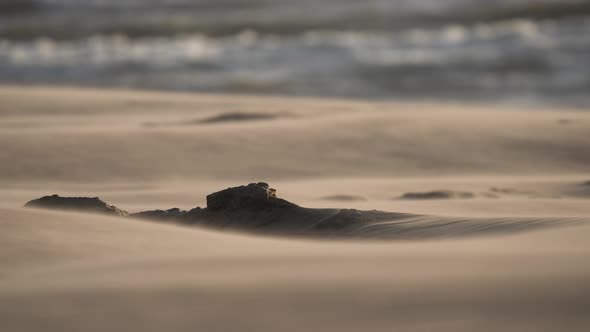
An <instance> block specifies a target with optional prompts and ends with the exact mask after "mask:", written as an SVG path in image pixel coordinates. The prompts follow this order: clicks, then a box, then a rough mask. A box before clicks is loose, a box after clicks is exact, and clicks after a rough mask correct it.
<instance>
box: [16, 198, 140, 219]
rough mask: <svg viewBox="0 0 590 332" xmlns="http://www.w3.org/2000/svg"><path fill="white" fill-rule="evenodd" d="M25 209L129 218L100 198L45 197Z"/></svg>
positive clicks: (27, 205) (32, 202) (28, 204)
mask: <svg viewBox="0 0 590 332" xmlns="http://www.w3.org/2000/svg"><path fill="white" fill-rule="evenodd" d="M25 207H34V208H43V209H54V210H76V211H84V212H92V213H101V214H108V215H113V216H128V215H129V214H128V213H127V212H126V211H123V210H121V209H119V208H117V207H115V206H112V205H109V204H107V203H105V202H103V201H101V200H100V199H99V198H98V197H61V196H59V195H51V196H44V197H41V198H38V199H34V200H32V201H30V202H28V203H27V204H25Z"/></svg>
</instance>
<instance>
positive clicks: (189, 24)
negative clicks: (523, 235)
mask: <svg viewBox="0 0 590 332" xmlns="http://www.w3.org/2000/svg"><path fill="white" fill-rule="evenodd" d="M0 83H6V84H25V85H28V84H51V85H75V86H99V87H124V88H139V89H156V90H173V91H195V92H214V93H241V94H257V95H261V94H262V95H267V94H270V95H289V96H319V97H346V98H361V99H387V100H390V99H391V100H404V99H411V100H416V99H418V100H430V101H437V100H445V101H447V100H448V101H469V102H471V101H474V102H478V101H482V102H494V103H524V104H547V103H549V104H556V105H567V106H580V107H587V106H589V105H590V1H586V0H584V1H581V0H569V1H568V0H528V1H527V0H496V1H489V0H365V1H358V0H298V1H294V0H241V1H240V0H200V1H189V0H162V1H156V0H38V1H34V0H0Z"/></svg>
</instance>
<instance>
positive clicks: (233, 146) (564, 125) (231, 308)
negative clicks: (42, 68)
mask: <svg viewBox="0 0 590 332" xmlns="http://www.w3.org/2000/svg"><path fill="white" fill-rule="evenodd" d="M239 113H243V114H245V115H249V114H257V115H260V116H257V117H250V116H245V117H240V116H237V117H236V116H232V117H224V114H225V115H227V114H232V115H235V114H239ZM283 114H288V115H289V116H282V115H283ZM220 117H222V118H224V121H215V122H214V123H212V122H210V121H208V119H215V118H220ZM245 118H247V121H245V120H244V119H245ZM232 119H238V120H236V121H232ZM564 119H565V120H567V121H564ZM154 124H156V125H154ZM589 132H590V113H585V112H570V111H567V110H551V109H546V110H526V109H509V108H504V109H498V108H497V107H493V106H471V105H469V106H456V105H429V104H422V103H403V104H390V103H368V102H367V103H364V102H356V101H342V100H313V99H288V98H269V97H264V98H261V97H240V96H224V95H187V94H163V93H147V92H121V91H118V92H115V91H106V90H78V89H53V88H21V87H2V88H0V147H1V151H2V153H0V184H1V187H0V227H1V228H2V232H0V324H1V329H2V330H7V331H38V330H44V331H110V330H126V331H184V330H191V331H194V330H199V331H302V330H311V331H361V330H362V331H392V330H399V331H498V330H505V331H587V330H588V326H589V324H590V317H589V316H588V308H590V263H588V262H590V246H589V245H588V239H589V238H590V223H589V222H590V185H589V184H588V181H590V135H588V133H589ZM255 181H267V182H270V183H271V184H272V185H273V186H274V187H275V188H277V189H278V190H279V192H278V193H279V195H280V196H281V197H283V198H285V199H288V200H289V201H292V202H296V203H298V204H300V205H303V206H306V207H310V208H326V207H329V208H357V209H363V210H372V209H378V210H384V211H391V212H401V213H409V214H419V215H427V216H430V217H431V219H430V222H433V223H437V222H441V221H445V220H446V221H449V220H455V221H456V220H476V219H477V220H481V219H484V220H486V219H493V220H495V221H496V222H498V220H500V221H501V222H506V223H511V222H512V223H514V222H517V221H519V220H531V219H534V220H543V221H545V222H549V223H551V224H553V225H555V226H556V227H550V228H541V229H531V230H530V231H525V232H503V233H501V234H497V233H485V232H483V234H478V235H477V236H474V237H453V236H450V235H453V234H442V235H443V236H440V237H437V238H436V240H432V239H425V238H423V239H419V240H416V239H413V238H404V237H403V236H402V237H400V238H398V239H394V240H387V241H376V242H375V241H371V242H368V241H361V240H354V241H334V240H324V241H320V240H306V239H289V238H284V237H270V236H254V235H245V234H241V233H236V232H228V231H219V230H215V231H214V230H210V229H206V228H200V227H184V226H178V225H174V224H171V225H167V224H163V223H154V222H147V221H140V220H128V219H121V218H114V217H105V216H97V215H90V214H81V213H73V212H59V211H45V210H30V209H23V208H22V205H23V204H24V203H25V202H27V201H28V200H30V199H33V198H36V197H39V196H42V195H47V194H53V193H58V194H60V195H72V196H91V197H93V196H100V197H101V198H102V199H103V200H105V201H107V202H109V203H110V204H114V205H116V206H118V207H120V208H122V209H125V210H127V211H130V212H136V211H142V210H148V209H154V208H171V207H179V208H183V209H188V208H192V207H194V206H197V205H200V206H204V205H205V195H206V194H208V193H211V192H214V191H217V190H219V189H223V188H226V187H228V186H234V185H239V184H244V183H248V182H255ZM432 192H445V193H469V195H442V196H444V197H441V195H438V196H437V197H436V198H438V199H428V198H429V197H428V195H425V197H426V199H412V200H407V199H401V198H402V197H404V195H405V194H407V193H426V194H428V193H432ZM570 220H576V223H574V224H572V223H569V222H567V221H570ZM450 223H452V221H451V222H450ZM446 235H449V236H446Z"/></svg>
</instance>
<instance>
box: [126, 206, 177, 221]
mask: <svg viewBox="0 0 590 332" xmlns="http://www.w3.org/2000/svg"><path fill="white" fill-rule="evenodd" d="M186 213H187V212H186V211H184V210H181V209H179V208H172V209H168V210H151V211H142V212H138V213H132V214H131V215H130V217H133V218H144V219H154V220H171V219H180V218H182V217H184V216H185V215H186Z"/></svg>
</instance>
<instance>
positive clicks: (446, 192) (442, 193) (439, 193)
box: [400, 190, 475, 199]
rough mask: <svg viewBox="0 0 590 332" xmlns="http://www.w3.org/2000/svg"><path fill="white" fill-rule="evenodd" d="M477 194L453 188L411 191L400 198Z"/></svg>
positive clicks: (436, 197)
mask: <svg viewBox="0 0 590 332" xmlns="http://www.w3.org/2000/svg"><path fill="white" fill-rule="evenodd" d="M474 197H475V195H474V194H473V193H470V192H463V191H452V190H435V191H428V192H410V193H405V194H403V195H402V196H401V197H400V199H453V198H463V199H465V198H474Z"/></svg>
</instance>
